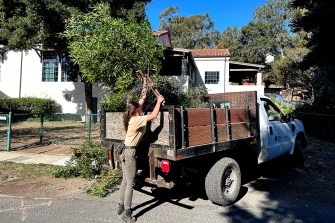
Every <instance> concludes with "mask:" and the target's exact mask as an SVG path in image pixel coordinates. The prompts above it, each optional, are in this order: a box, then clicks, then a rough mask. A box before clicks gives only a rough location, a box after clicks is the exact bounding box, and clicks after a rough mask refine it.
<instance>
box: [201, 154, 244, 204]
mask: <svg viewBox="0 0 335 223" xmlns="http://www.w3.org/2000/svg"><path fill="white" fill-rule="evenodd" d="M240 188H241V171H240V167H239V165H238V163H237V162H236V161H235V160H234V159H232V158H228V157H225V158H222V159H220V160H219V161H217V162H216V163H215V164H214V166H213V167H212V168H211V169H210V171H209V172H208V174H207V176H206V179H205V190H206V194H207V197H208V199H209V200H210V201H211V202H213V203H214V204H218V205H222V206H227V205H230V204H232V203H233V202H235V200H236V199H237V196H238V194H239V192H240Z"/></svg>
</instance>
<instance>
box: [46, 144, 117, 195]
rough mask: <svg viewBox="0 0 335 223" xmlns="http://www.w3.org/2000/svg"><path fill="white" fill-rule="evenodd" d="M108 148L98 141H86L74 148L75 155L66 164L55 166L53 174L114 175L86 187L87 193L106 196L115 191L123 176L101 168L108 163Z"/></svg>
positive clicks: (71, 175)
mask: <svg viewBox="0 0 335 223" xmlns="http://www.w3.org/2000/svg"><path fill="white" fill-rule="evenodd" d="M107 153H108V150H107V149H106V148H105V147H103V146H101V145H100V144H99V143H97V142H91V143H88V142H86V143H84V144H83V145H81V147H80V148H78V149H74V150H73V155H72V156H71V158H70V160H69V161H68V162H67V164H66V166H55V167H53V169H52V175H53V176H54V177H56V178H71V177H82V178H85V179H94V178H95V176H97V175H100V176H109V177H110V176H112V178H109V179H105V178H102V179H96V181H95V182H94V183H93V184H92V186H91V187H90V188H86V189H85V191H86V193H87V194H90V195H93V196H98V197H104V196H106V194H107V193H108V191H114V190H115V187H116V186H117V185H118V184H120V182H121V179H122V176H121V175H120V174H118V173H110V172H108V171H107V170H103V169H101V166H102V165H103V164H107V163H108V158H107V157H108V156H107Z"/></svg>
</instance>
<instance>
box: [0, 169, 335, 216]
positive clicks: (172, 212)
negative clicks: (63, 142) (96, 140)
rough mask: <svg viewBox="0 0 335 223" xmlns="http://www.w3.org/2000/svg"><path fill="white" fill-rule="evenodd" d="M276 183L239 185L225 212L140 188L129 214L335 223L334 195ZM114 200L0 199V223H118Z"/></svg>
mask: <svg viewBox="0 0 335 223" xmlns="http://www.w3.org/2000/svg"><path fill="white" fill-rule="evenodd" d="M292 171H299V170H292ZM298 174H299V173H298ZM284 178H285V177H284ZM284 180H285V179H284ZM277 181H278V180H277ZM277 181H276V180H275V179H268V178H260V179H257V180H256V181H253V182H250V183H248V184H245V185H244V186H243V187H242V190H241V195H240V198H239V200H238V201H237V202H236V203H235V204H233V205H231V206H228V207H221V206H217V205H214V204H212V203H211V202H210V201H209V200H207V199H206V198H205V197H202V193H201V192H200V193H199V192H194V190H193V189H192V188H189V189H187V190H186V191H184V192H182V193H181V194H179V195H176V194H175V193H171V191H168V190H162V191H161V190H158V191H157V190H156V191H155V192H154V193H155V196H153V194H152V193H151V190H150V189H149V188H147V187H145V188H143V191H142V192H139V191H135V193H134V200H133V208H134V214H135V216H136V217H137V222H138V223H143V222H145V223H151V222H155V223H157V222H163V223H170V222H171V223H172V222H173V223H175V222H182V223H189V222H190V223H191V222H192V223H198V222H199V223H203V222H211V223H222V222H232V223H239V222H241V223H242V222H243V223H245V222H295V223H299V222H320V223H327V222H329V223H330V222H332V223H333V222H335V200H334V195H332V197H329V200H327V199H324V200H320V197H319V196H318V195H315V196H313V195H308V196H307V195H306V194H304V190H301V192H302V193H301V194H295V195H293V196H292V195H290V193H289V192H287V191H288V190H289V188H286V186H285V187H281V186H280V185H281V184H280V182H277ZM190 194H192V195H191V196H190ZM117 196H118V192H117V191H116V192H114V193H111V194H110V195H109V196H107V197H105V198H97V197H91V196H88V195H86V194H83V193H82V194H74V195H72V196H71V197H67V198H63V199H48V198H44V199H43V198H36V199H26V198H20V197H12V196H4V195H2V196H1V195H0V222H1V223H18V222H26V223H45V222H48V223H59V222H62V223H67V222H71V223H79V222H80V223H83V222H97V223H100V222H101V223H102V222H115V223H118V222H122V221H121V220H120V219H119V218H118V216H117V215H116V207H117V200H118V199H117Z"/></svg>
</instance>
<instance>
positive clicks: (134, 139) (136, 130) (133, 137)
mask: <svg viewBox="0 0 335 223" xmlns="http://www.w3.org/2000/svg"><path fill="white" fill-rule="evenodd" d="M147 118H148V117H147V115H143V116H133V117H131V118H130V120H129V124H128V131H127V134H126V140H125V145H126V146H137V145H138V143H139V142H140V140H141V139H142V137H143V135H144V133H145V129H146V126H147Z"/></svg>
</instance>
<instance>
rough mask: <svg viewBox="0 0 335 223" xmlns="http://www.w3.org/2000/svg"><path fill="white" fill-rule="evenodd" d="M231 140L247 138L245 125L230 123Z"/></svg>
mask: <svg viewBox="0 0 335 223" xmlns="http://www.w3.org/2000/svg"><path fill="white" fill-rule="evenodd" d="M231 135H232V139H241V138H246V137H248V125H247V123H232V124H231Z"/></svg>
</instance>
